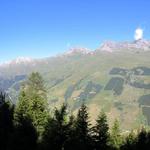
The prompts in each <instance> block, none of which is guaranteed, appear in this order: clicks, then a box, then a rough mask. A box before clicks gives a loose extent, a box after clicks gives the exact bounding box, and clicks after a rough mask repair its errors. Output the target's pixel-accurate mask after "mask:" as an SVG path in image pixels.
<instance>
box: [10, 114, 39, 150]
mask: <svg viewBox="0 0 150 150" xmlns="http://www.w3.org/2000/svg"><path fill="white" fill-rule="evenodd" d="M37 139H38V135H37V132H36V129H35V127H34V126H33V124H32V120H31V119H30V118H28V117H25V116H24V117H23V116H18V122H17V123H16V125H15V130H14V133H13V136H12V139H11V142H10V143H9V149H10V150H36V149H37Z"/></svg>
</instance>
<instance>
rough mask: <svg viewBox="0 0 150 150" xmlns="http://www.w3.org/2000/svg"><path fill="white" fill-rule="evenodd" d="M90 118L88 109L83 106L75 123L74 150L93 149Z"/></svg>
mask: <svg viewBox="0 0 150 150" xmlns="http://www.w3.org/2000/svg"><path fill="white" fill-rule="evenodd" d="M88 119H89V116H88V112H87V107H86V106H85V105H84V104H83V105H82V106H81V108H80V109H79V111H78V114H77V118H76V121H75V129H74V133H75V134H74V137H73V139H72V140H73V142H72V149H75V150H76V149H78V150H89V149H91V137H90V135H89V131H90V129H89V126H90V124H89V121H88Z"/></svg>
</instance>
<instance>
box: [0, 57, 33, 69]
mask: <svg viewBox="0 0 150 150" xmlns="http://www.w3.org/2000/svg"><path fill="white" fill-rule="evenodd" d="M31 62H33V59H32V58H30V57H18V58H16V59H14V60H11V61H6V62H4V63H1V64H0V67H7V66H10V65H19V64H28V63H31Z"/></svg>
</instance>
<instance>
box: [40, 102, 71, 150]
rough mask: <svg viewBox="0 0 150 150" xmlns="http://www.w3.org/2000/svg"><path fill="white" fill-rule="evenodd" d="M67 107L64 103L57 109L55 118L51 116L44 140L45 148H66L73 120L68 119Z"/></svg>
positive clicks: (57, 149)
mask: <svg viewBox="0 0 150 150" xmlns="http://www.w3.org/2000/svg"><path fill="white" fill-rule="evenodd" d="M66 109H67V107H66V105H63V106H62V107H61V108H60V109H59V110H58V109H56V110H55V113H54V116H53V118H50V119H49V121H48V123H47V125H46V128H45V132H44V136H43V141H44V145H45V149H46V150H49V149H55V150H61V149H64V145H65V142H66V141H67V139H68V138H69V134H70V127H71V125H72V123H71V122H69V121H67V111H66Z"/></svg>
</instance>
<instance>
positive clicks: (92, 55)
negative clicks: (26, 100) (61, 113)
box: [0, 39, 150, 130]
mask: <svg viewBox="0 0 150 150" xmlns="http://www.w3.org/2000/svg"><path fill="white" fill-rule="evenodd" d="M149 58H150V41H148V40H144V39H140V40H137V41H133V42H112V41H107V42H104V43H103V44H102V45H101V46H100V47H98V48H97V49H96V50H89V49H87V48H71V49H70V50H69V51H67V52H65V53H64V54H60V55H58V56H55V57H47V58H43V59H32V58H25V57H20V58H17V59H15V60H12V61H9V62H5V63H2V64H0V89H1V90H3V91H5V92H6V93H8V94H9V96H10V97H11V98H12V99H13V102H14V103H16V102H17V96H18V93H19V90H20V87H21V84H22V83H23V82H24V81H25V80H26V78H27V76H28V75H29V74H30V73H31V72H33V71H34V72H35V71H38V72H40V73H41V74H42V76H43V78H44V80H45V85H46V87H47V91H48V100H49V107H50V108H52V107H54V106H60V105H61V104H62V103H64V102H67V103H68V106H69V110H70V111H72V112H73V113H76V110H77V108H79V107H80V105H81V104H82V103H83V102H84V103H86V104H87V105H88V108H89V112H90V116H91V118H92V121H93V120H94V119H95V118H96V117H97V115H98V113H99V111H100V110H101V109H103V110H104V111H105V112H106V113H107V115H108V118H109V121H110V123H112V122H113V121H114V119H115V118H119V120H120V122H121V128H122V129H124V130H129V129H134V128H137V127H139V126H141V125H143V124H144V125H150V59H149Z"/></svg>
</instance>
